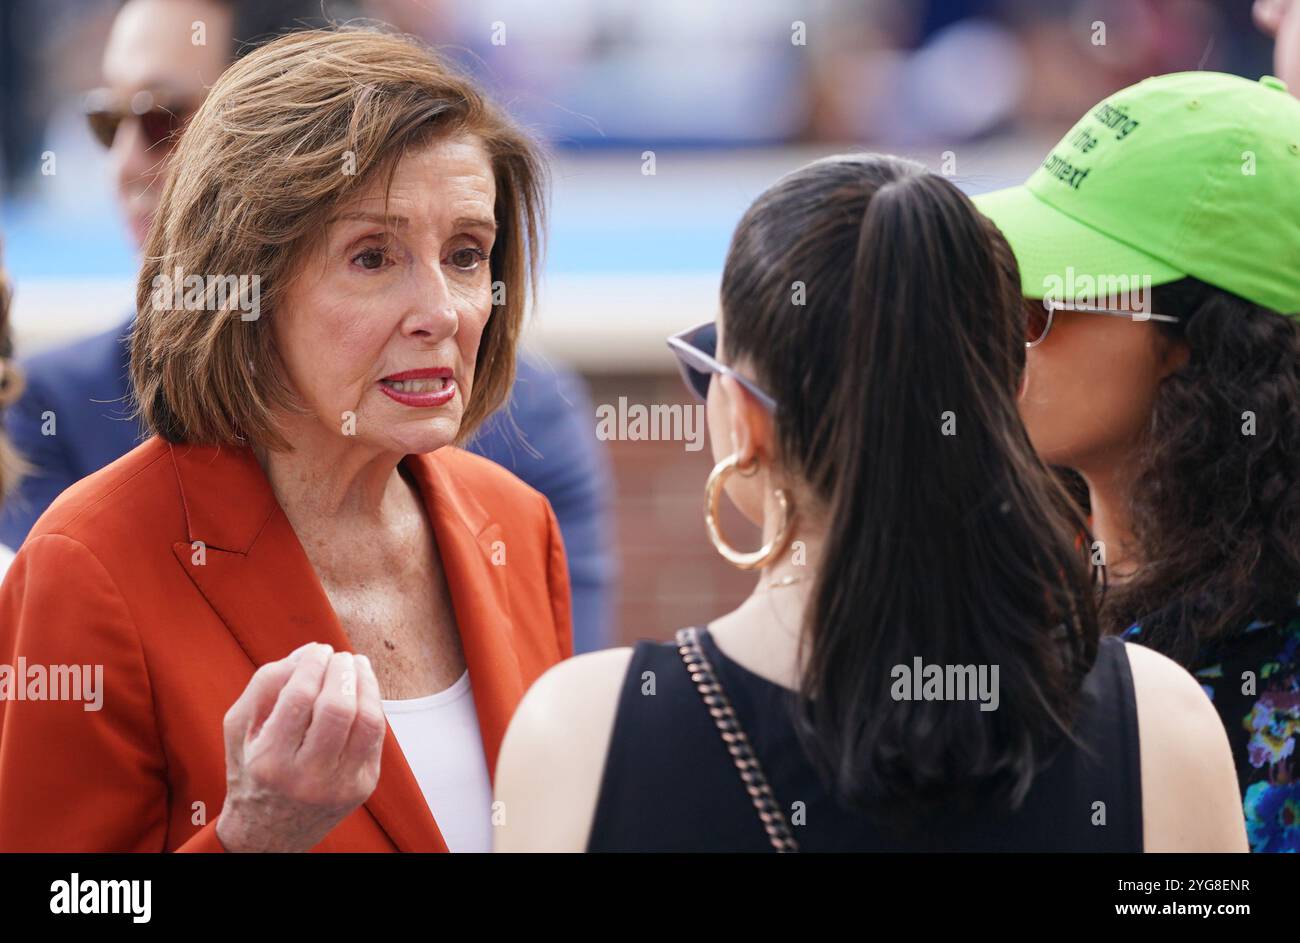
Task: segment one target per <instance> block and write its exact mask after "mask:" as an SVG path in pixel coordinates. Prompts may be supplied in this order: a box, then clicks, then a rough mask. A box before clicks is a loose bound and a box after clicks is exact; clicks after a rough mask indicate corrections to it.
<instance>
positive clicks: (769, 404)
mask: <svg viewBox="0 0 1300 943" xmlns="http://www.w3.org/2000/svg"><path fill="white" fill-rule="evenodd" d="M668 349H669V350H671V351H672V352H673V354H675V355H676V357H677V368H678V369H679V370H680V371H681V373H682V382H683V383H685V384H686V388H687V389H688V390H690V391H691V392H692V393H694V394H695V398H696V399H698V400H699V401H700V402H702V403H703V402H705V401H707V400H708V398H709V383H710V382H711V381H712V379H713V374H715V373H721V374H723V375H724V376H729V377H731V378H732V379H733V380H735V381H736V382H737V383H739V384H740V385H741V386H743V387H744V388H745V389H747V390H749V392H750V393H752V394H754V398H755V399H757V400H758V401H759V402H760V403H762V404H763V408H764V409H766V410H767V411H768V412H769V413H775V412H776V400H774V399H772V397H770V396H768V395H767V394H766V393H764V392H763V389H762V387H760V386H759V385H758V384H757V383H755V382H754V381H753V380H751V379H749V377H745V376H741V375H740V374H739V373H737V372H736V371H735V370H732V369H731V368H730V367H728V366H727V365H726V364H724V363H719V362H718V359H717V354H718V326H717V325H716V324H715V323H714V322H712V321H709V322H708V323H707V324H701V325H699V326H697V327H693V328H690V329H689V330H685V331H682V332H681V333H680V334H674V335H673V336H672V337H670V338H668Z"/></svg>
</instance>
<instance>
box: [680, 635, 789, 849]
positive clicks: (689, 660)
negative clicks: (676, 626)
mask: <svg viewBox="0 0 1300 943" xmlns="http://www.w3.org/2000/svg"><path fill="white" fill-rule="evenodd" d="M677 651H678V652H680V653H681V656H682V661H683V662H684V663H685V664H686V670H687V671H688V672H690V675H691V680H692V681H694V682H695V687H696V689H697V690H698V691H699V692H700V697H701V698H703V700H704V705H705V706H706V707H707V708H708V709H709V714H710V715H712V717H713V722H714V723H715V724H716V725H717V727H718V732H719V733H720V734H722V742H723V743H724V744H726V747H727V752H728V753H730V754H731V759H732V760H733V761H734V762H735V764H736V771H737V772H738V773H740V780H741V782H742V783H744V784H745V791H746V792H748V793H749V797H750V799H752V800H753V802H754V811H756V812H757V813H758V817H759V819H760V820H761V821H762V823H763V828H764V829H765V830H766V832H767V837H768V840H769V841H770V842H771V843H772V847H773V848H775V849H776V850H777V852H778V853H781V854H784V853H786V852H794V851H798V850H799V844H798V842H796V841H795V840H794V835H793V834H791V832H790V826H789V824H788V823H787V822H786V820H785V815H784V814H782V812H781V807H780V806H779V805H778V804H777V801H776V797H775V796H773V795H772V787H771V786H769V785H768V783H767V777H766V776H764V775H763V768H762V767H761V766H760V765H759V763H758V757H757V756H755V755H754V750H753V747H751V746H750V745H749V737H747V736H746V735H745V731H744V730H743V729H741V726H740V720H739V719H738V718H737V717H736V712H735V710H734V709H733V708H732V706H731V700H730V698H728V697H727V692H726V691H725V690H723V688H722V684H721V682H719V681H718V676H717V675H716V674H714V672H713V665H711V664H710V663H709V659H708V656H707V655H705V654H704V649H702V648H701V647H700V633H699V630H698V629H695V628H689V629H681V630H679V631H678V632H677Z"/></svg>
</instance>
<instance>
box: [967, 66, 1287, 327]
mask: <svg viewBox="0 0 1300 943" xmlns="http://www.w3.org/2000/svg"><path fill="white" fill-rule="evenodd" d="M975 204H976V206H978V207H979V209H980V210H981V211H983V212H984V213H985V214H986V215H987V216H989V217H990V218H991V219H992V220H993V221H994V222H995V223H997V225H998V227H999V228H1000V229H1001V230H1002V232H1003V233H1004V234H1005V235H1006V237H1007V241H1008V242H1010V243H1011V248H1012V249H1013V250H1014V251H1015V253H1016V259H1017V261H1018V262H1019V265H1020V275H1021V281H1022V283H1023V287H1024V293H1025V295H1026V296H1027V297H1030V298H1044V297H1051V298H1054V299H1056V300H1060V301H1064V302H1067V303H1068V302H1070V301H1075V300H1078V298H1079V296H1081V295H1085V294H1086V295H1090V296H1092V295H1093V294H1094V293H1096V294H1105V289H1104V288H1103V286H1110V287H1111V288H1112V289H1113V288H1116V287H1118V286H1123V285H1130V284H1131V286H1132V288H1133V290H1135V291H1136V290H1139V289H1140V287H1142V286H1143V283H1145V285H1146V286H1155V285H1162V284H1165V283H1168V282H1172V281H1176V280H1178V279H1180V278H1185V277H1187V276H1192V277H1194V278H1198V279H1200V280H1201V281H1203V282H1208V283H1210V284H1211V285H1215V286H1216V287H1218V288H1222V289H1224V290H1226V291H1230V292H1232V293H1233V294H1236V295H1240V296H1241V297H1242V298H1245V299H1247V300H1249V301H1253V302H1255V303H1256V304H1260V305H1263V306H1265V307H1267V308H1272V309H1273V310H1274V311H1280V312H1282V313H1284V314H1295V313H1297V312H1300V100H1297V99H1295V98H1293V97H1292V96H1291V95H1289V94H1288V93H1287V90H1286V85H1285V84H1283V82H1282V81H1281V80H1280V79H1276V78H1274V77H1273V76H1264V77H1263V78H1262V79H1260V80H1259V81H1258V82H1251V81H1249V80H1248V79H1243V78H1241V77H1239V76H1235V75H1225V74H1223V73H1220V72H1179V73H1175V74H1172V75H1161V76H1157V77H1155V78H1150V79H1146V80H1145V81H1143V82H1139V83H1138V84H1137V85H1132V86H1130V87H1128V88H1126V89H1123V90H1121V91H1118V92H1116V93H1115V94H1114V95H1112V96H1110V97H1109V98H1107V99H1106V100H1105V101H1103V102H1102V103H1101V104H1099V105H1097V106H1096V107H1095V108H1093V109H1092V110H1091V111H1089V112H1088V114H1086V115H1084V117H1083V118H1082V119H1080V121H1079V122H1078V123H1077V124H1076V125H1075V126H1074V127H1073V128H1071V129H1070V132H1069V133H1068V134H1066V136H1065V137H1064V138H1062V139H1061V142H1060V143H1059V144H1057V145H1056V147H1054V148H1053V149H1052V152H1051V153H1050V154H1049V155H1048V156H1047V159H1046V160H1045V161H1043V164H1042V166H1040V167H1039V168H1038V170H1036V171H1035V172H1034V174H1033V176H1031V177H1030V178H1029V180H1028V181H1026V182H1025V183H1024V185H1022V186H1018V187H1010V188H1009V189H1006V190H997V191H994V192H993V193H985V194H982V195H980V196H977V197H975ZM1134 279H1136V282H1134V281H1133V280H1134Z"/></svg>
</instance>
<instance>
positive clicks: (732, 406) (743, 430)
mask: <svg viewBox="0 0 1300 943" xmlns="http://www.w3.org/2000/svg"><path fill="white" fill-rule="evenodd" d="M714 382H715V383H717V382H720V383H721V384H722V391H723V393H724V394H725V396H726V398H727V406H728V412H729V414H730V415H729V419H730V422H729V425H730V429H729V430H728V431H729V432H730V435H731V450H732V451H733V452H735V453H736V456H737V458H738V459H739V461H740V464H741V465H748V464H750V463H751V462H752V461H753V460H754V459H755V458H756V457H757V458H760V459H767V458H770V457H771V456H772V454H773V453H774V451H775V439H776V428H775V426H774V424H773V422H772V416H771V414H770V413H769V412H768V411H767V410H766V409H764V408H763V405H762V404H761V403H760V402H759V401H758V400H757V399H756V398H755V397H754V395H753V394H752V393H750V392H749V390H747V389H745V388H744V387H743V386H741V385H740V384H739V383H737V382H736V381H735V380H734V379H733V378H731V377H729V376H720V377H715V378H714Z"/></svg>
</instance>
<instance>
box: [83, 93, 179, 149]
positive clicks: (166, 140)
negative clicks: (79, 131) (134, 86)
mask: <svg viewBox="0 0 1300 943" xmlns="http://www.w3.org/2000/svg"><path fill="white" fill-rule="evenodd" d="M85 107H86V122H87V123H88V124H89V125H90V130H91V132H92V133H93V134H94V135H95V140H97V141H99V143H100V144H102V145H104V146H105V147H112V146H113V139H114V138H116V137H117V129H118V127H119V126H120V125H121V124H122V122H123V121H125V120H126V119H127V118H134V119H136V120H137V121H139V122H140V131H141V132H142V133H143V135H144V141H145V146H146V147H148V148H154V147H157V146H158V145H160V144H170V143H173V142H174V139H175V137H176V135H177V133H178V132H179V131H180V130H181V129H182V128H183V127H185V122H186V121H188V120H189V119H190V116H191V115H192V114H193V113H194V111H195V107H194V106H193V105H190V104H183V103H179V102H175V101H170V102H165V101H163V100H161V99H160V98H159V97H158V96H156V95H155V94H154V93H153V92H148V91H145V92H136V93H135V94H134V95H132V96H131V97H130V99H129V100H126V99H124V98H123V97H122V96H119V95H116V94H115V93H114V92H113V91H112V90H110V89H106V88H100V89H95V90H94V91H93V92H90V93H89V94H88V95H87V96H86V106H85Z"/></svg>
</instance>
